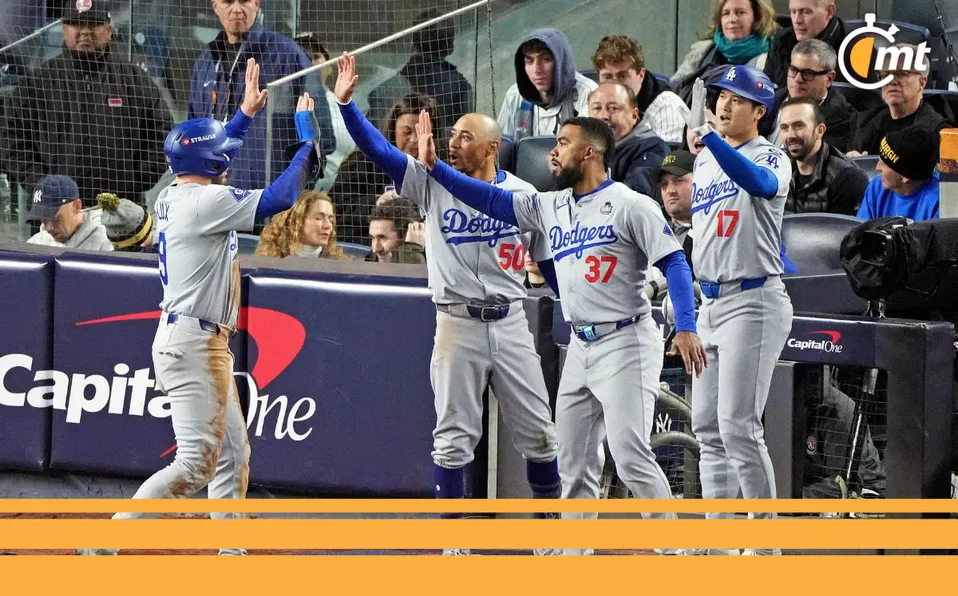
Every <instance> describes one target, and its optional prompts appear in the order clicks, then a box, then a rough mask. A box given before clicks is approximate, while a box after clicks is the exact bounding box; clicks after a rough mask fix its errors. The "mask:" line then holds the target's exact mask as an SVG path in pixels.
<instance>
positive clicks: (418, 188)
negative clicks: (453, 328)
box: [400, 156, 551, 304]
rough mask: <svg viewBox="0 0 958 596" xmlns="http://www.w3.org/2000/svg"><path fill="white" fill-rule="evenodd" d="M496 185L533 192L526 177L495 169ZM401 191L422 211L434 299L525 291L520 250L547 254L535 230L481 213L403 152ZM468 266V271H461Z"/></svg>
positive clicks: (477, 298)
mask: <svg viewBox="0 0 958 596" xmlns="http://www.w3.org/2000/svg"><path fill="white" fill-rule="evenodd" d="M495 185H496V186H498V187H499V188H502V189H505V190H508V191H511V192H516V193H530V192H535V188H534V187H533V186H532V185H530V184H529V183H527V182H525V181H523V180H520V179H519V178H516V177H515V176H513V175H512V174H509V173H508V172H503V171H499V172H498V175H497V177H496V180H495ZM400 192H401V194H402V196H404V197H406V198H408V199H409V200H411V201H413V202H415V203H416V204H417V205H419V207H420V208H421V209H422V210H423V211H424V212H425V213H426V266H427V268H428V269H429V283H430V285H431V286H432V292H433V300H434V301H435V302H436V303H437V304H452V303H486V304H506V303H511V302H515V301H517V300H522V299H523V298H525V297H526V294H527V293H526V289H525V285H524V283H525V279H526V273H525V256H526V253H527V252H528V253H529V254H530V255H531V256H532V260H534V261H537V262H538V261H544V260H548V259H549V258H551V253H550V252H549V245H548V243H547V242H546V241H545V240H544V239H543V238H542V237H541V236H540V235H539V234H537V233H524V234H523V233H520V232H519V229H518V228H516V227H515V226H512V225H510V224H507V223H505V222H501V221H499V220H497V219H494V218H492V217H489V216H488V215H485V214H482V213H480V212H478V211H476V210H474V209H471V208H470V207H469V206H468V205H466V204H465V203H463V202H461V201H460V200H458V199H456V198H455V197H454V196H452V194H450V193H449V191H447V190H446V189H445V188H443V187H442V185H440V184H439V183H438V182H436V181H435V180H434V179H433V178H431V177H430V176H429V171H428V170H426V167H425V166H424V165H423V164H422V163H420V162H418V161H416V160H415V159H413V158H412V157H409V156H407V164H406V175H405V177H404V179H403V183H402V188H401V189H400ZM468 272H472V273H473V274H474V275H472V276H468V275H464V274H465V273H468Z"/></svg>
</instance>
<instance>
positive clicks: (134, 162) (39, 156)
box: [0, 0, 172, 207]
mask: <svg viewBox="0 0 958 596" xmlns="http://www.w3.org/2000/svg"><path fill="white" fill-rule="evenodd" d="M112 38H113V25H112V24H111V17H110V13H109V11H108V10H107V8H106V2H104V1H103V0H96V1H95V2H92V4H91V3H86V4H85V3H82V2H70V3H69V4H68V6H67V7H66V9H65V10H64V12H63V43H64V48H63V51H62V52H61V54H60V55H59V56H58V57H56V58H54V59H53V60H51V61H49V62H47V63H46V64H44V65H42V66H40V67H39V68H38V69H37V70H36V71H34V72H33V73H32V75H31V76H30V77H29V78H28V80H27V81H26V83H25V85H24V86H23V87H22V88H21V89H20V90H19V92H18V94H17V96H16V97H15V98H14V99H13V101H12V102H11V105H10V106H9V111H8V113H7V118H6V124H5V126H3V127H2V129H0V137H2V145H3V149H2V151H0V155H2V156H3V157H2V159H3V160H4V161H5V162H6V163H5V168H6V169H7V170H9V171H10V173H11V174H12V179H13V180H14V181H15V182H17V183H19V184H20V185H22V186H23V188H24V189H25V190H27V191H29V189H32V188H33V187H34V186H35V185H36V184H37V182H38V181H39V180H40V179H41V178H43V177H44V176H45V175H47V174H54V173H55V174H63V175H67V176H70V177H72V178H73V179H74V181H75V182H76V183H77V185H78V187H79V188H80V196H82V197H83V198H84V199H85V200H87V201H88V203H87V205H86V206H87V207H92V206H93V198H94V197H96V195H97V194H99V193H100V192H114V193H117V194H119V195H121V196H125V197H129V198H131V199H133V200H134V201H136V202H138V203H141V204H145V203H146V199H145V197H144V196H143V193H145V192H146V191H147V190H149V189H150V188H152V187H153V186H154V185H155V184H156V183H157V182H158V181H159V179H160V177H161V176H162V175H163V172H164V171H165V170H166V169H167V165H166V158H165V157H164V156H163V140H164V139H165V138H166V133H167V131H169V129H170V128H171V126H172V119H171V118H170V115H169V112H168V110H167V109H166V108H165V107H164V104H163V101H162V99H161V98H160V93H159V90H158V89H157V88H156V86H155V85H154V84H153V83H152V82H151V81H150V79H149V78H148V77H147V76H146V75H145V74H143V73H142V72H140V71H139V70H138V69H137V68H136V67H135V66H133V65H132V64H130V63H129V62H127V61H126V60H125V59H124V58H122V57H121V54H122V53H117V52H114V51H112V50H111V48H110V42H111V40H112Z"/></svg>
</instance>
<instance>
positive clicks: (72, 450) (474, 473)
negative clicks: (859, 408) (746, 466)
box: [0, 245, 953, 498]
mask: <svg viewBox="0 0 958 596" xmlns="http://www.w3.org/2000/svg"><path fill="white" fill-rule="evenodd" d="M241 263H242V265H243V279H244V307H243V311H242V315H241V321H240V324H239V331H238V333H237V334H236V335H235V336H234V338H233V339H232V341H231V345H232V347H233V350H234V354H235V355H236V380H237V384H238V387H239V389H240V395H241V400H242V402H243V406H244V411H245V412H247V420H248V427H249V431H250V440H251V443H252V466H251V481H252V482H253V483H256V484H259V485H262V486H267V487H273V488H287V489H297V490H302V491H307V492H311V493H317V494H324V495H364V496H396V497H400V496H429V495H431V494H432V471H431V458H430V451H431V444H432V429H433V424H434V420H435V411H434V407H433V399H432V391H431V388H430V383H429V376H428V375H429V359H430V354H431V350H432V343H433V336H434V333H435V314H434V313H435V311H434V308H433V306H432V304H431V302H430V297H429V292H428V290H427V289H426V280H425V276H424V271H423V269H422V268H421V267H415V266H405V265H395V266H391V267H383V266H377V265H375V264H366V263H355V262H351V263H348V264H345V263H335V262H323V261H306V260H298V259H293V260H286V261H282V262H280V261H275V260H267V259H259V258H256V257H249V258H243V259H241ZM0 276H2V281H3V287H4V292H3V293H2V294H0V325H2V329H3V332H2V333H0V439H2V440H0V467H3V468H6V469H17V470H28V471H34V472H79V473H93V474H121V475H128V476H132V477H146V476H148V475H149V474H151V473H152V472H154V471H155V470H157V469H159V468H161V467H163V466H164V465H166V464H167V463H169V461H171V459H172V457H173V454H174V453H175V445H174V439H173V433H172V430H171V428H170V424H169V420H168V417H169V403H168V401H167V399H166V397H165V396H163V395H162V394H161V393H159V392H157V391H156V390H154V388H153V383H154V377H153V371H152V364H151V357H150V345H151V343H152V340H153V335H154V332H155V329H156V320H157V318H158V317H159V308H158V304H159V302H160V297H161V289H160V285H159V284H158V283H157V279H156V261H155V257H153V256H151V255H118V254H102V253H87V252H80V251H77V252H65V251H61V250H57V249H46V248H41V247H28V248H24V247H23V246H22V245H0ZM788 285H789V293H790V294H791V295H792V297H793V301H794V302H795V304H796V312H799V313H800V312H801V311H803V310H805V311H807V310H810V309H809V308H808V307H809V306H812V305H814V304H816V303H821V299H820V298H818V297H819V296H821V292H822V290H823V286H831V287H834V288H835V291H836V295H835V296H831V297H830V298H829V300H830V301H831V302H832V303H834V304H835V305H836V307H837V308H836V309H837V310H840V311H842V312H859V310H858V309H860V307H861V304H860V301H857V299H855V298H854V296H850V292H848V291H847V283H846V285H845V286H844V289H842V286H840V285H839V284H838V283H837V280H836V279H823V278H812V277H804V278H794V279H790V280H789V281H788ZM558 306H559V304H558V303H555V302H554V301H553V300H551V299H549V298H546V297H531V298H529V299H528V300H527V301H526V303H525V308H526V311H527V313H529V315H530V326H531V327H532V330H533V333H534V334H535V336H536V341H537V349H538V350H539V352H540V354H541V356H542V365H543V371H544V374H545V375H546V379H547V385H548V387H549V391H550V394H551V395H550V397H551V398H552V399H553V400H554V398H555V392H556V388H557V383H558V378H559V352H560V350H561V346H562V345H563V344H566V343H567V342H568V328H567V327H566V326H565V325H564V324H563V323H562V322H561V309H560V308H557V307H558ZM837 336H840V339H836V338H837ZM824 341H829V342H831V345H830V346H829V345H825V344H824V343H823V342H824ZM815 342H818V343H815ZM952 361H953V328H952V326H951V325H950V324H944V323H920V322H906V321H900V320H882V321H875V320H861V319H860V318H857V317H849V316H839V315H836V316H833V315H804V314H800V315H798V316H796V318H795V323H794V325H793V332H792V335H791V338H790V340H789V346H787V347H786V349H785V351H784V352H783V356H782V362H781V363H780V365H779V371H778V373H777V375H776V378H777V383H780V384H781V385H777V386H781V387H783V388H785V389H782V390H778V391H776V392H774V396H773V399H772V400H770V402H769V407H768V410H767V412H766V424H767V427H766V428H767V430H766V436H767V437H768V442H769V445H770V450H771V451H772V452H773V454H774V457H775V460H776V468H777V469H778V470H781V473H780V477H781V479H780V481H779V493H780V494H781V495H782V496H787V495H790V496H798V495H800V494H801V469H800V463H801V459H802V454H803V453H804V448H803V445H802V432H801V426H800V424H801V420H800V416H796V415H795V414H794V413H795V412H801V411H802V403H801V401H800V398H801V392H800V391H795V390H794V384H795V381H794V379H795V378H797V375H791V374H790V372H789V369H790V368H792V367H795V366H798V365H801V364H803V363H805V364H809V365H819V364H843V365H854V366H867V367H878V368H881V369H884V370H885V371H887V374H888V410H887V411H888V430H887V433H888V446H887V451H886V467H887V475H888V489H887V496H888V497H889V498H894V497H904V498H919V497H921V498H947V497H948V494H949V493H948V491H949V470H950V466H949V464H950V462H949V452H950V424H951V409H952V403H951V371H952ZM789 383H792V385H791V387H792V390H791V391H789V390H787V389H788V388H789ZM488 426H489V428H490V429H492V430H493V431H494V432H493V434H496V433H498V434H497V435H496V437H497V438H496V439H495V441H494V445H495V447H494V449H493V453H494V455H495V457H494V458H492V459H491V461H489V462H487V461H486V460H485V449H484V447H481V448H480V453H478V454H477V460H476V462H475V463H474V464H473V465H472V466H471V473H470V475H469V485H470V494H471V495H473V496H484V494H485V492H486V485H487V481H489V480H491V481H492V482H493V483H494V484H493V486H498V487H499V490H497V491H496V492H497V493H498V494H499V495H500V496H507V495H512V494H516V495H521V494H522V491H523V488H522V487H523V485H524V483H525V481H524V478H523V477H522V476H524V474H522V473H521V472H523V471H524V470H523V468H524V466H522V465H519V463H520V462H517V461H516V460H515V459H514V458H515V457H517V456H515V455H514V453H513V452H511V449H509V448H507V447H506V446H504V445H503V443H504V439H507V438H508V432H507V431H506V432H503V431H502V429H503V426H502V425H500V424H499V421H498V416H497V414H494V415H493V420H492V421H491V423H489V424H488ZM510 470H511V471H510Z"/></svg>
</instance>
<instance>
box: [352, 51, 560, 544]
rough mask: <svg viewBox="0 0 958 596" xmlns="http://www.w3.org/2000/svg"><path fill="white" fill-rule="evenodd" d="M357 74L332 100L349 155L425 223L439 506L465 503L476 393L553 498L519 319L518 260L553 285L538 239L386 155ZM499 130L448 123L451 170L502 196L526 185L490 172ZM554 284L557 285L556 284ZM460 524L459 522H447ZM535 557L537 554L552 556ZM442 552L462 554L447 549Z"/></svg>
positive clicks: (540, 384) (480, 121) (534, 480)
mask: <svg viewBox="0 0 958 596" xmlns="http://www.w3.org/2000/svg"><path fill="white" fill-rule="evenodd" d="M358 81H359V77H358V76H356V66H355V58H353V57H352V56H349V55H347V54H344V55H343V57H342V58H340V60H339V78H338V80H337V81H336V91H335V93H336V98H337V99H338V101H339V105H340V111H341V113H342V115H343V121H344V122H345V124H346V130H348V131H349V134H350V135H351V136H352V137H353V140H355V142H356V146H357V147H358V148H359V149H360V150H361V151H362V152H363V153H365V154H366V155H367V156H368V157H369V159H370V160H372V161H373V162H374V163H375V164H376V165H377V166H379V167H380V168H381V169H382V170H383V171H384V172H385V173H386V174H388V175H389V177H390V178H392V179H393V180H394V181H395V182H396V185H397V186H396V187H397V190H398V191H400V192H401V194H402V196H404V197H407V198H409V199H410V200H412V201H414V202H415V203H416V204H418V205H419V207H420V208H422V209H423V211H424V212H425V214H426V263H427V266H428V269H429V285H430V286H431V289H432V293H433V301H434V302H435V303H436V310H437V311H438V312H437V313H436V342H435V346H434V348H433V354H432V361H431V364H430V378H431V380H432V387H433V391H434V392H435V402H436V418H437V419H436V427H435V430H434V431H433V452H432V458H433V463H434V473H435V474H434V475H435V486H436V497H437V498H451V499H455V498H462V497H463V495H464V492H465V486H464V478H463V466H465V465H467V464H468V463H470V462H471V461H473V457H474V455H473V451H474V450H475V448H476V445H477V444H478V442H479V439H480V438H481V437H482V394H483V392H484V391H485V389H486V387H487V386H490V387H491V388H492V390H493V391H494V393H495V396H496V398H497V399H498V400H499V403H500V405H501V408H502V412H503V418H504V420H505V422H506V423H507V424H509V425H510V427H511V428H512V430H513V433H514V435H515V447H516V449H517V450H518V451H519V453H521V454H522V455H523V456H524V457H525V459H526V467H527V476H528V481H529V486H530V488H531V489H532V494H533V496H534V497H535V498H558V497H559V490H560V489H559V485H560V481H559V472H558V466H557V463H556V449H557V446H556V430H555V425H554V424H553V422H552V411H551V409H550V407H549V395H548V392H547V390H546V386H545V380H544V379H543V376H542V373H541V370H542V367H541V363H540V360H539V355H538V354H537V353H536V351H535V344H534V340H533V337H532V333H531V332H530V331H529V327H528V321H527V319H526V316H525V311H524V310H523V306H522V300H523V299H524V298H525V297H526V289H525V287H524V285H523V282H524V281H525V269H524V263H525V254H526V251H528V252H529V253H530V254H531V255H532V258H533V259H535V260H536V261H537V262H538V263H539V267H540V269H542V270H543V274H544V275H545V276H546V277H547V279H548V278H550V277H551V278H552V279H553V280H554V273H553V272H554V269H553V268H552V259H551V254H550V253H549V248H548V245H547V244H546V242H545V241H544V239H542V238H534V235H532V234H520V233H519V230H517V229H516V228H515V226H512V225H509V224H506V223H503V222H501V221H497V220H495V219H492V218H490V217H485V216H483V215H482V214H480V213H476V212H475V211H473V210H471V209H469V208H468V207H467V206H466V205H464V204H463V203H461V202H460V201H458V200H456V198H455V197H453V196H452V195H451V194H449V193H448V192H446V190H445V189H444V188H442V187H441V186H440V185H439V184H438V183H436V181H435V180H432V179H431V178H430V177H429V173H428V172H427V171H426V169H425V167H424V166H423V164H422V163H420V162H418V161H416V160H415V159H413V158H412V157H410V156H408V155H405V154H403V153H402V152H401V151H399V150H398V149H396V148H395V147H393V146H392V145H391V144H390V143H389V142H388V141H387V140H386V138H385V137H383V135H382V134H381V133H380V132H379V131H378V130H377V129H376V128H375V127H374V126H373V125H372V124H370V123H369V121H368V120H366V119H365V118H364V117H363V115H362V113H361V112H360V111H359V108H358V107H356V104H355V103H353V102H352V101H351V97H352V94H353V90H354V89H355V88H356V84H357V83H358ZM500 140H501V138H500V133H499V125H498V124H497V123H496V121H495V120H493V119H492V118H489V117H488V116H485V115H483V114H467V115H465V116H463V117H462V118H460V119H459V121H458V122H456V125H455V127H453V134H452V139H451V140H450V156H451V157H450V159H451V160H452V163H453V165H454V166H455V167H456V168H458V169H459V170H460V171H462V172H464V173H465V174H467V175H469V176H473V177H475V178H478V179H482V180H490V181H493V182H494V184H496V185H497V186H499V187H501V188H506V189H509V190H513V191H520V192H534V188H533V187H532V186H531V185H529V184H528V183H526V182H524V181H522V180H520V179H518V178H516V177H515V176H513V175H511V174H509V173H507V172H503V171H501V170H499V169H498V168H497V167H496V156H497V155H498V151H499V143H500ZM553 285H554V283H553ZM451 517H456V515H451ZM553 552H554V551H552V550H551V549H539V550H537V551H536V553H537V554H553ZM446 553H447V554H469V552H468V550H466V549H447V550H446Z"/></svg>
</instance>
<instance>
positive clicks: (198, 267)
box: [156, 182, 263, 327]
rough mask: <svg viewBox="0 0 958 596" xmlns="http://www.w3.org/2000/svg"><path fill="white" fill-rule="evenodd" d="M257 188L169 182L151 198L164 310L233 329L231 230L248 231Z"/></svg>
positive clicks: (236, 283) (234, 247)
mask: <svg viewBox="0 0 958 596" xmlns="http://www.w3.org/2000/svg"><path fill="white" fill-rule="evenodd" d="M262 194H263V191H262V190H241V189H237V188H233V187H230V186H221V185H219V184H208V185H202V184H196V183H192V182H191V183H188V184H173V185H170V186H169V187H167V188H165V189H164V190H163V191H162V192H161V193H160V196H159V197H158V198H157V201H156V216H157V232H158V234H159V235H158V237H157V248H158V251H159V267H160V281H161V282H163V302H162V303H160V308H162V309H163V310H164V311H166V312H170V313H176V314H181V315H185V316H190V317H195V318H198V319H205V320H207V321H213V322H215V323H220V324H222V325H226V326H227V327H235V326H236V319H237V317H238V313H239V307H240V270H239V260H238V254H239V247H238V243H237V238H236V232H237V231H241V232H245V231H251V230H252V229H253V223H254V218H255V216H256V207H257V205H259V199H260V196H261V195H262Z"/></svg>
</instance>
